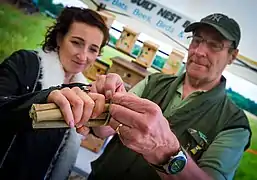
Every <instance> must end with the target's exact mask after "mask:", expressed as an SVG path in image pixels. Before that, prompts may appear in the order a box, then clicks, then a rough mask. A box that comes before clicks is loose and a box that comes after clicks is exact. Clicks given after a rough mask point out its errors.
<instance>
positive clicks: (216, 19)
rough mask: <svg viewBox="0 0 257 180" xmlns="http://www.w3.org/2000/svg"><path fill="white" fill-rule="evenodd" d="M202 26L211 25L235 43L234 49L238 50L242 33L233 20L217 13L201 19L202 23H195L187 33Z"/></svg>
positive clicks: (188, 27)
mask: <svg viewBox="0 0 257 180" xmlns="http://www.w3.org/2000/svg"><path fill="white" fill-rule="evenodd" d="M202 25H209V26H211V27H213V28H215V29H216V30H217V31H218V32H220V33H221V34H222V35H223V36H224V37H225V38H226V39H227V40H230V41H233V42H234V48H237V46H238V44H239V41H240V38H241V31H240V27H239V24H238V23H237V22H236V21H235V20H234V19H232V18H229V17H228V16H226V15H224V14H220V13H215V14H211V15H208V16H206V17H205V18H203V19H201V20H200V22H194V23H192V24H190V25H189V26H187V27H186V28H185V32H192V31H195V30H196V29H198V28H199V27H200V26H202Z"/></svg>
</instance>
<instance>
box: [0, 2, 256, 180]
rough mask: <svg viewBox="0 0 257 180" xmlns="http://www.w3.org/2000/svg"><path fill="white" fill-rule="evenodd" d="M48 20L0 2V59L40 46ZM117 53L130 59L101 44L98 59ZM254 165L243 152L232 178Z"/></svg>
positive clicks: (249, 172)
mask: <svg viewBox="0 0 257 180" xmlns="http://www.w3.org/2000/svg"><path fill="white" fill-rule="evenodd" d="M52 22H53V21H52V20H51V19H49V18H46V17H44V16H42V15H33V16H31V15H24V14H22V13H21V12H20V11H18V10H16V9H14V8H13V7H10V6H7V5H3V4H0V39H1V40H0V62H1V61H2V60H3V59H4V58H5V57H7V56H9V55H10V54H11V53H12V52H13V51H15V50H18V49H35V48H38V47H40V43H41V42H42V41H43V37H44V33H45V30H46V27H47V26H49V25H51V23H52ZM117 55H119V56H124V57H126V58H128V59H130V57H128V56H126V55H124V54H122V53H120V52H118V51H116V50H114V49H113V48H110V47H105V48H104V52H103V55H102V59H103V60H104V61H106V62H107V63H109V64H111V61H110V58H111V57H114V56H117ZM249 119H250V123H251V128H252V131H253V136H252V144H251V147H250V149H253V150H257V143H256V142H257V119H256V118H253V117H249ZM239 143H240V142H239ZM256 167H257V155H253V154H251V153H248V152H245V153H244V156H243V159H242V161H241V163H240V167H239V168H238V171H237V173H236V176H235V180H252V179H256V178H255V177H257V176H256V175H255V169H256Z"/></svg>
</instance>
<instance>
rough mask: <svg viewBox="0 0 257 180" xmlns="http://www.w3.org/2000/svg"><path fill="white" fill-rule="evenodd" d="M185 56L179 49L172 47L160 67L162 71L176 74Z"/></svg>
mask: <svg viewBox="0 0 257 180" xmlns="http://www.w3.org/2000/svg"><path fill="white" fill-rule="evenodd" d="M184 57H185V54H184V53H183V52H181V51H179V50H176V49H173V50H172V52H171V53H170V55H169V58H168V60H167V61H166V63H165V64H164V67H163V68H162V72H163V73H165V74H172V75H176V74H177V73H178V71H179V70H180V68H181V66H182V65H183V63H182V61H183V59H184Z"/></svg>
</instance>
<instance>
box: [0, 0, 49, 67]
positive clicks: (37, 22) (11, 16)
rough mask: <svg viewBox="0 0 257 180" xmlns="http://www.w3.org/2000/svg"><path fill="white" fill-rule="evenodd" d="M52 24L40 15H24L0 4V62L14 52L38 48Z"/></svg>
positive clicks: (11, 7)
mask: <svg viewBox="0 0 257 180" xmlns="http://www.w3.org/2000/svg"><path fill="white" fill-rule="evenodd" d="M52 22H53V20H51V19H49V18H47V17H45V16H42V15H40V14H36V15H25V14H24V13H22V12H21V11H19V10H17V9H16V8H14V7H13V6H10V5H7V4H0V62H1V61H2V60H3V59H4V58H6V57H7V56H9V55H10V54H11V53H12V52H14V51H16V50H19V49H35V48H38V47H39V46H40V43H41V42H42V41H43V39H44V34H45V32H46V27H47V26H49V25H51V24H52Z"/></svg>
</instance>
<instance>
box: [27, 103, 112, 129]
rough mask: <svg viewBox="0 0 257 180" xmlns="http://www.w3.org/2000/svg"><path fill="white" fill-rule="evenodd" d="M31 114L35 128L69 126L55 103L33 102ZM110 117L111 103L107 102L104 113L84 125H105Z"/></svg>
mask: <svg viewBox="0 0 257 180" xmlns="http://www.w3.org/2000/svg"><path fill="white" fill-rule="evenodd" d="M29 115H30V118H31V119H32V121H33V123H32V124H33V128H34V129H37V128H61V127H69V126H68V125H67V123H66V122H65V121H64V118H63V116H62V113H61V110H60V109H59V108H58V107H57V106H56V105H55V104H54V103H48V104H33V105H32V107H31V109H30V112H29ZM109 119H110V114H109V104H105V109H104V113H102V114H101V115H100V116H98V117H97V118H95V119H89V121H88V122H86V123H85V124H84V125H85V126H87V127H98V126H105V125H108V123H109Z"/></svg>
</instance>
